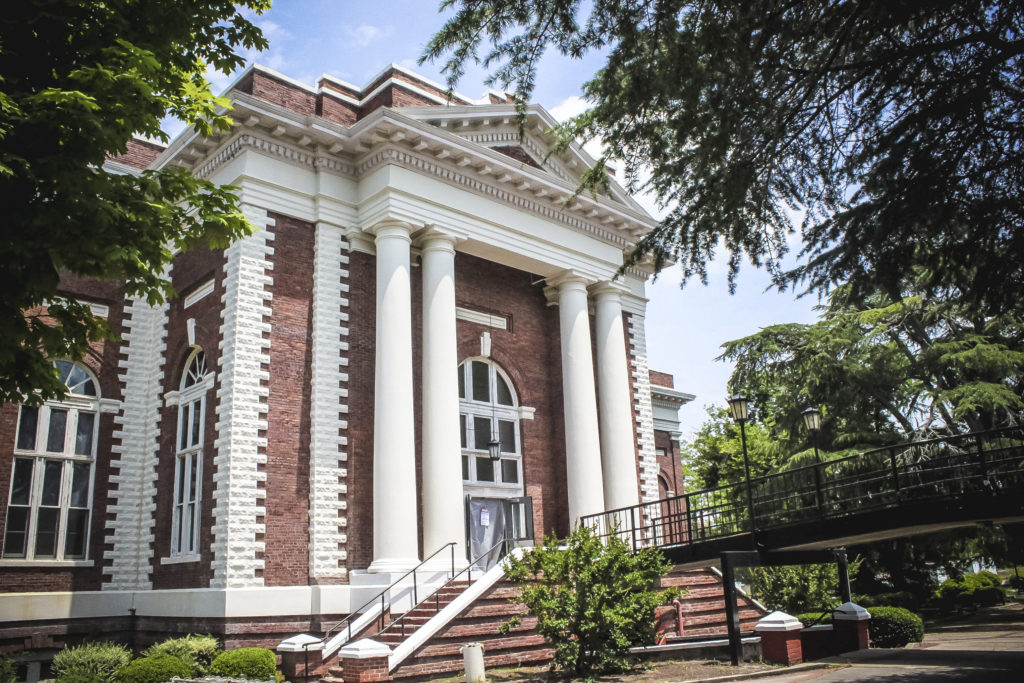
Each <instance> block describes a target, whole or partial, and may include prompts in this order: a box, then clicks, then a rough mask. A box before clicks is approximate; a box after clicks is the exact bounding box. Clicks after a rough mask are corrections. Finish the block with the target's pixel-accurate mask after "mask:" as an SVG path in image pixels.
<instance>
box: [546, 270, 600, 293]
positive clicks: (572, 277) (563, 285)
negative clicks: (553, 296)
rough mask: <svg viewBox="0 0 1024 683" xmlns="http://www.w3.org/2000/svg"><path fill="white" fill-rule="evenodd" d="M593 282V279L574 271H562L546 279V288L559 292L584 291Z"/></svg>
mask: <svg viewBox="0 0 1024 683" xmlns="http://www.w3.org/2000/svg"><path fill="white" fill-rule="evenodd" d="M593 282H594V279H593V278H589V277H587V276H585V275H583V274H582V273H579V272H577V271H575V270H563V271H562V272H560V273H556V274H555V275H552V276H550V277H548V278H547V283H548V287H550V288H554V289H557V290H559V291H561V292H564V291H567V290H572V289H586V288H587V287H588V286H590V285H591V284H593Z"/></svg>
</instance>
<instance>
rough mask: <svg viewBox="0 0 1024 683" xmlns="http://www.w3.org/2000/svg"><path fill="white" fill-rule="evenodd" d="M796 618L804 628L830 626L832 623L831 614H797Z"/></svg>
mask: <svg viewBox="0 0 1024 683" xmlns="http://www.w3.org/2000/svg"><path fill="white" fill-rule="evenodd" d="M796 618H797V619H799V620H800V623H801V624H803V625H804V626H815V625H817V624H830V623H832V613H831V612H825V613H822V612H803V613H801V614H797V615H796Z"/></svg>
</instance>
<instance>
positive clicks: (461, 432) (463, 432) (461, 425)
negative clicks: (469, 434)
mask: <svg viewBox="0 0 1024 683" xmlns="http://www.w3.org/2000/svg"><path fill="white" fill-rule="evenodd" d="M459 436H461V437H462V447H463V448H465V447H466V416H465V415H459Z"/></svg>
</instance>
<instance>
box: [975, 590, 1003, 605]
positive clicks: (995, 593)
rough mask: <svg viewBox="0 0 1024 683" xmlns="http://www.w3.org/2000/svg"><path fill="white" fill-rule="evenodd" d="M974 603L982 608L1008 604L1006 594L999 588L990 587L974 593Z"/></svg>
mask: <svg viewBox="0 0 1024 683" xmlns="http://www.w3.org/2000/svg"><path fill="white" fill-rule="evenodd" d="M974 601H975V602H977V603H978V604H979V605H981V606H982V607H994V606H996V605H1001V604H1003V603H1004V602H1006V593H1004V592H1003V589H1002V588H999V587H998V586H988V587H986V588H979V589H977V590H975V591H974Z"/></svg>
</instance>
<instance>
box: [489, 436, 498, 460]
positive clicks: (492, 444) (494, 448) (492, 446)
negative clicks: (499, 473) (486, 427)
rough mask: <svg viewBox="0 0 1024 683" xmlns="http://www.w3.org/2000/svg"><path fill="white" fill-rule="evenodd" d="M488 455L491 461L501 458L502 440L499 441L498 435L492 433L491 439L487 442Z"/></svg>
mask: <svg viewBox="0 0 1024 683" xmlns="http://www.w3.org/2000/svg"><path fill="white" fill-rule="evenodd" d="M487 455H488V456H490V458H491V462H498V461H499V460H501V442H500V441H498V437H496V436H494V435H492V436H491V440H490V441H488V442H487Z"/></svg>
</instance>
